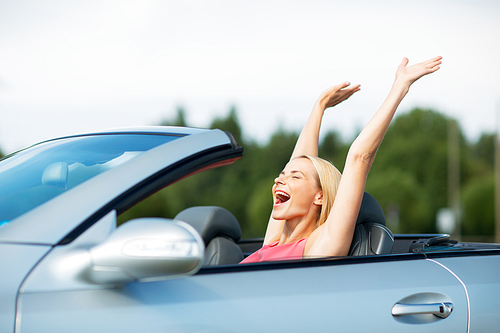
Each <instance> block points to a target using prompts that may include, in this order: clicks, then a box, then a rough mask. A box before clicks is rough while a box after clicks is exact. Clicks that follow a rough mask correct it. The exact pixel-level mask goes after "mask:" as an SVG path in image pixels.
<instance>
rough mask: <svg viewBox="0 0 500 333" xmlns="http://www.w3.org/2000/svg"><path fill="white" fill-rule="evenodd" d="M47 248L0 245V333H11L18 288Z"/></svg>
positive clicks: (48, 248)
mask: <svg viewBox="0 0 500 333" xmlns="http://www.w3.org/2000/svg"><path fill="white" fill-rule="evenodd" d="M49 250H50V247H48V246H35V245H20V244H0V332H13V331H14V322H15V314H16V299H17V293H18V291H19V287H20V286H21V283H22V282H23V280H24V278H25V277H26V275H28V273H29V272H30V270H31V269H32V268H33V266H35V264H36V263H37V262H38V261H39V260H40V258H42V257H43V256H44V255H45V254H46V253H47V252H48V251H49Z"/></svg>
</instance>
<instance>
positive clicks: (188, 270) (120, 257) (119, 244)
mask: <svg viewBox="0 0 500 333" xmlns="http://www.w3.org/2000/svg"><path fill="white" fill-rule="evenodd" d="M204 249H205V246H204V243H203V240H202V239H201V237H200V236H199V234H198V232H196V230H194V229H193V228H192V227H191V226H190V225H188V224H187V223H184V222H181V221H176V220H168V219H162V218H141V219H136V220H132V221H129V222H127V223H125V224H123V225H122V226H120V227H119V228H117V229H116V230H115V231H113V233H112V234H111V235H110V236H109V237H108V238H107V239H106V240H104V242H103V243H101V244H99V245H97V246H95V247H93V248H91V249H90V250H89V252H90V261H91V265H90V266H91V267H90V269H89V270H87V274H85V275H87V278H88V279H89V280H90V281H91V282H93V283H96V284H126V283H128V282H131V281H155V280H164V279H168V278H172V277H180V276H185V275H191V274H194V273H195V272H196V271H197V270H198V269H199V268H200V267H201V265H202V263H203V256H204Z"/></svg>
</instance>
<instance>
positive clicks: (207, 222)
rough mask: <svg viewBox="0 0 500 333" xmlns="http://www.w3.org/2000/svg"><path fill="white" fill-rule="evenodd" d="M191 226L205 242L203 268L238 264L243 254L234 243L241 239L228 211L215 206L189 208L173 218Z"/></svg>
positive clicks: (234, 219)
mask: <svg viewBox="0 0 500 333" xmlns="http://www.w3.org/2000/svg"><path fill="white" fill-rule="evenodd" d="M175 219H176V220H180V221H184V222H186V223H188V224H189V225H191V226H192V227H193V228H194V229H196V231H198V233H199V234H200V236H201V238H202V239H203V242H205V259H204V261H203V266H215V265H230V264H238V263H239V262H240V261H242V260H243V253H242V252H241V249H240V247H239V246H238V245H236V242H237V241H238V240H239V239H240V238H241V228H240V224H239V223H238V220H236V218H235V217H234V215H233V214H231V213H230V212H229V211H228V210H226V209H224V208H221V207H215V206H198V207H190V208H187V209H185V210H183V211H182V212H180V213H179V214H177V216H176V217H175Z"/></svg>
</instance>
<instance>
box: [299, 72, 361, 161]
mask: <svg viewBox="0 0 500 333" xmlns="http://www.w3.org/2000/svg"><path fill="white" fill-rule="evenodd" d="M349 85H350V83H349V82H343V83H340V84H337V85H335V86H333V87H330V88H329V89H327V90H325V91H324V92H323V93H321V95H320V96H319V97H318V99H317V100H316V103H314V107H313V109H312V111H311V114H310V116H309V118H308V119H307V122H306V124H305V125H304V128H303V129H302V131H301V132H300V136H299V139H298V140H297V143H296V144H295V149H294V150H293V153H292V156H291V157H290V160H292V159H294V158H295V157H297V156H301V155H312V156H318V143H319V131H320V128H321V120H322V119H323V114H324V112H325V110H326V109H327V108H330V107H332V106H335V105H337V104H339V103H341V102H343V101H345V100H346V99H348V98H349V97H351V96H352V94H354V93H355V92H356V91H358V90H359V89H360V88H359V87H360V85H359V84H358V85H355V86H352V87H349Z"/></svg>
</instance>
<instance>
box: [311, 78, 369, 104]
mask: <svg viewBox="0 0 500 333" xmlns="http://www.w3.org/2000/svg"><path fill="white" fill-rule="evenodd" d="M350 85H351V83H350V82H342V83H340V84H337V85H335V86H333V87H330V88H328V89H326V90H325V91H323V92H322V93H321V95H320V96H319V98H318V100H317V101H316V103H317V104H319V106H320V107H321V108H322V109H323V110H325V109H327V108H330V107H332V106H335V105H337V104H339V103H341V102H343V101H345V100H346V99H348V98H349V97H351V96H352V94H354V93H355V92H356V91H359V90H360V85H359V84H357V85H355V86H352V87H349V86H350Z"/></svg>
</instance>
